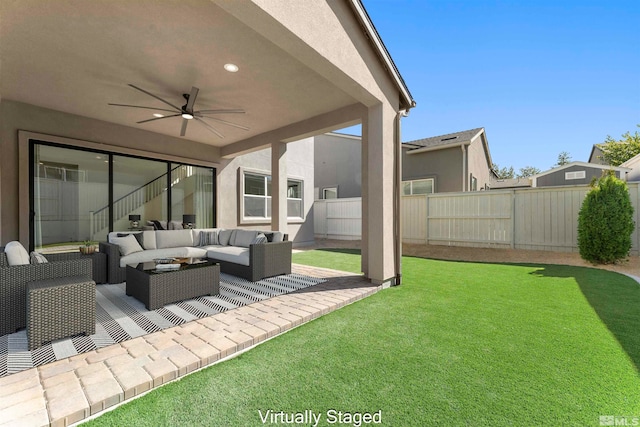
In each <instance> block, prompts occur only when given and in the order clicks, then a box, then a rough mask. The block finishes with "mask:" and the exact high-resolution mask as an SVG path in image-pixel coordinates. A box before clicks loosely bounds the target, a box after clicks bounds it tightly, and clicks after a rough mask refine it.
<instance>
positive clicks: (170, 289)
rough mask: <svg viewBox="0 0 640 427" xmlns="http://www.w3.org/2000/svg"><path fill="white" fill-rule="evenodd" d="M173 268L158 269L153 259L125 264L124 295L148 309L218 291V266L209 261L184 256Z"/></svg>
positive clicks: (217, 292) (213, 293) (215, 293)
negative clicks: (136, 300)
mask: <svg viewBox="0 0 640 427" xmlns="http://www.w3.org/2000/svg"><path fill="white" fill-rule="evenodd" d="M182 261H184V262H182V263H181V264H180V268H178V269H176V270H158V269H157V268H156V263H155V262H144V263H140V264H133V265H127V270H126V273H127V279H126V281H127V295H130V296H132V297H134V298H136V299H138V300H140V301H142V302H143V303H144V305H145V306H146V307H147V309H148V310H155V309H156V308H160V307H162V306H164V305H166V304H170V303H174V302H178V301H182V300H185V299H190V298H195V297H199V296H202V295H218V294H219V293H220V265H219V264H218V263H216V262H213V261H211V260H208V259H206V260H200V259H195V258H188V259H184V260H182Z"/></svg>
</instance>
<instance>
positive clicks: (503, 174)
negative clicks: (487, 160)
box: [492, 163, 516, 179]
mask: <svg viewBox="0 0 640 427" xmlns="http://www.w3.org/2000/svg"><path fill="white" fill-rule="evenodd" d="M492 169H493V171H494V172H495V173H496V176H497V177H498V179H510V178H514V177H515V175H516V174H515V172H514V171H513V166H509V167H506V166H505V167H503V168H501V167H500V166H498V164H497V163H494V164H493V165H492Z"/></svg>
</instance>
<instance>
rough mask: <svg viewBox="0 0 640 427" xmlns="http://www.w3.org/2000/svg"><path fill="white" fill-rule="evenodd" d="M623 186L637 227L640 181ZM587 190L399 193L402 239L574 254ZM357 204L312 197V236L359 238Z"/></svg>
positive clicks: (636, 244)
mask: <svg viewBox="0 0 640 427" xmlns="http://www.w3.org/2000/svg"><path fill="white" fill-rule="evenodd" d="M628 186H629V194H630V196H631V202H632V204H633V207H634V209H635V213H634V219H635V221H636V225H637V226H638V225H640V212H639V200H640V185H639V183H635V182H632V183H628ZM588 190H589V187H588V186H566V187H548V188H530V189H518V190H496V191H482V192H467V193H440V194H430V195H420V196H403V197H402V235H403V241H404V242H405V243H424V244H433V245H449V246H470V247H497V248H515V249H531V250H547V251H561V252H577V251H578V242H577V240H578V236H577V230H578V212H579V210H580V207H581V205H582V200H583V199H584V196H585V194H586V193H587V191H588ZM360 206H361V205H360V199H334V200H323V201H317V202H316V203H315V205H314V209H315V210H314V218H315V225H316V236H318V237H328V238H336V239H341V238H349V239H359V238H360V228H361V227H360V224H361V221H360V215H361V207H360ZM325 212H326V214H325ZM637 226H636V231H634V233H633V235H632V236H631V238H632V250H631V253H632V254H634V255H637V254H638V253H639V248H640V241H639V238H640V237H639V234H638V232H637ZM342 236H345V237H342Z"/></svg>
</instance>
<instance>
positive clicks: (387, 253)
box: [362, 103, 396, 284]
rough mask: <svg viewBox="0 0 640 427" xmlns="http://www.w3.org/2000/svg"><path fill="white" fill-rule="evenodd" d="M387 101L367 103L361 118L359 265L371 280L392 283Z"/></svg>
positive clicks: (390, 143) (392, 115) (391, 174)
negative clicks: (360, 248)
mask: <svg viewBox="0 0 640 427" xmlns="http://www.w3.org/2000/svg"><path fill="white" fill-rule="evenodd" d="M395 117H396V113H395V111H394V109H393V108H391V106H390V105H389V104H386V103H383V104H378V105H375V106H373V107H369V109H368V114H367V117H366V118H365V119H364V120H363V125H362V133H363V151H362V154H363V158H362V171H363V173H362V181H363V186H362V187H363V191H362V218H363V224H362V231H363V242H362V246H363V248H362V257H363V260H362V267H363V272H364V273H365V275H366V276H367V277H368V278H369V279H371V281H372V282H373V283H377V284H381V283H388V284H393V280H394V276H395V269H394V238H393V230H394V227H393V225H394V224H393V207H394V198H393V191H394V163H393V162H394V149H393V141H394V132H395V122H394V120H395Z"/></svg>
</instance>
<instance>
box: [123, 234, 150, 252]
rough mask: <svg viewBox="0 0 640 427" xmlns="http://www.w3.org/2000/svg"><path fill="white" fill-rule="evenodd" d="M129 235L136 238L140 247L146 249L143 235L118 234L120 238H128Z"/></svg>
mask: <svg viewBox="0 0 640 427" xmlns="http://www.w3.org/2000/svg"><path fill="white" fill-rule="evenodd" d="M129 234H131V235H132V236H133V237H135V238H136V240H137V241H138V244H139V245H140V247H142V248H144V243H143V242H144V236H143V235H142V233H118V237H127V236H128V235H129Z"/></svg>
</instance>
